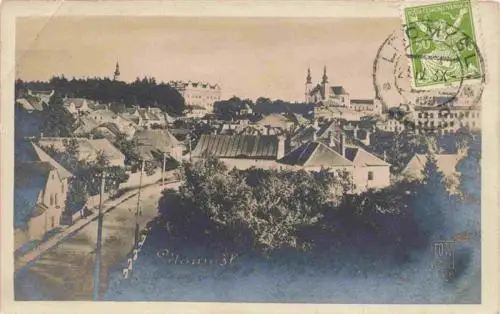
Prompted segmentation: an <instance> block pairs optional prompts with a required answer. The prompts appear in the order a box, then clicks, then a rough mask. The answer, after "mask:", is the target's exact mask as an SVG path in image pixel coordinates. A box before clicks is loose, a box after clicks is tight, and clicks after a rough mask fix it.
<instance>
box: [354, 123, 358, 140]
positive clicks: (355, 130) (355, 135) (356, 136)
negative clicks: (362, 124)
mask: <svg viewBox="0 0 500 314" xmlns="http://www.w3.org/2000/svg"><path fill="white" fill-rule="evenodd" d="M358 131H359V127H358V126H357V125H356V126H355V127H354V134H353V135H354V138H355V139H357V138H358Z"/></svg>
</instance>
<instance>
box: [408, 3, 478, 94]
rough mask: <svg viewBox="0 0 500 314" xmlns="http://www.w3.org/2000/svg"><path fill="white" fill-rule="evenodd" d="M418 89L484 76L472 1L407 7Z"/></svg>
mask: <svg viewBox="0 0 500 314" xmlns="http://www.w3.org/2000/svg"><path fill="white" fill-rule="evenodd" d="M404 19H405V24H406V25H405V35H406V41H407V45H406V46H407V53H408V57H409V59H410V63H411V64H410V68H411V71H412V73H411V74H412V85H413V87H414V88H417V89H419V88H431V87H447V86H455V85H462V84H463V83H465V82H470V81H475V80H478V79H480V78H481V76H482V73H481V65H480V62H481V59H480V55H479V51H478V49H477V45H476V37H475V32H474V21H473V16H472V8H471V4H470V1H462V0H460V1H452V2H442V3H438V4H430V5H422V6H415V7H407V8H405V9H404Z"/></svg>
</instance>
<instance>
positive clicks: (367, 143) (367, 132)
mask: <svg viewBox="0 0 500 314" xmlns="http://www.w3.org/2000/svg"><path fill="white" fill-rule="evenodd" d="M371 134H372V132H371V131H366V139H365V145H366V146H370V136H371Z"/></svg>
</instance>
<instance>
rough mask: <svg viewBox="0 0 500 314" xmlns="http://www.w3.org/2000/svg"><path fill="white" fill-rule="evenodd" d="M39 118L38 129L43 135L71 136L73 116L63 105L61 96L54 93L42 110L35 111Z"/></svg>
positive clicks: (73, 122)
mask: <svg viewBox="0 0 500 314" xmlns="http://www.w3.org/2000/svg"><path fill="white" fill-rule="evenodd" d="M36 115H37V116H38V118H39V120H40V131H41V132H42V133H43V134H44V135H45V136H62V137H65V136H71V135H72V132H73V125H74V124H75V118H74V117H73V116H72V115H71V114H70V113H69V112H68V111H67V110H66V109H65V108H64V107H63V103H62V98H61V96H60V95H59V94H57V93H56V94H55V95H54V96H53V97H52V99H51V100H50V104H49V105H44V110H42V111H39V112H37V113H36Z"/></svg>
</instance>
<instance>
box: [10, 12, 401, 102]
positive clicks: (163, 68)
mask: <svg viewBox="0 0 500 314" xmlns="http://www.w3.org/2000/svg"><path fill="white" fill-rule="evenodd" d="M400 23H401V22H400V20H399V19H394V18H384V19H381V18H378V19H369V18H364V19H358V18H349V19H345V18H344V19H341V18H300V19H298V18H289V19H284V18H231V17H225V18H221V17H218V18H213V17H199V18H197V17H133V18H131V17H128V18H126V17H53V18H51V19H50V20H49V19H47V18H41V17H38V18H20V19H18V21H17V25H16V27H17V28H16V70H17V77H18V78H21V79H23V80H48V79H49V78H50V77H52V76H54V75H62V74H64V76H66V77H67V78H72V77H80V78H81V77H94V76H97V77H105V76H106V77H110V76H112V73H113V71H114V68H115V64H116V62H117V61H118V62H119V64H120V70H121V79H122V80H123V81H133V80H135V78H136V77H144V76H152V77H155V78H156V80H157V81H165V82H167V81H170V80H186V81H187V80H191V81H204V82H209V83H212V84H214V83H218V84H220V85H221V87H222V97H223V98H229V97H231V96H233V95H235V96H238V97H240V98H250V99H253V100H255V99H256V98H257V97H260V96H263V97H269V98H271V99H282V100H288V101H303V100H304V88H305V87H304V84H305V78H306V73H307V68H308V67H310V68H311V74H312V78H313V83H319V82H320V80H321V76H322V72H323V66H326V67H327V74H328V77H329V81H330V83H331V84H334V85H341V86H344V87H345V88H346V89H347V91H348V92H349V93H350V94H351V97H352V98H373V97H374V89H373V81H372V73H373V69H372V68H373V61H374V58H375V55H376V53H377V50H378V48H379V47H380V45H381V44H382V43H383V41H384V40H385V38H387V37H388V36H389V35H390V34H391V33H392V32H393V31H394V30H395V29H397V28H398V27H399V25H400Z"/></svg>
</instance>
